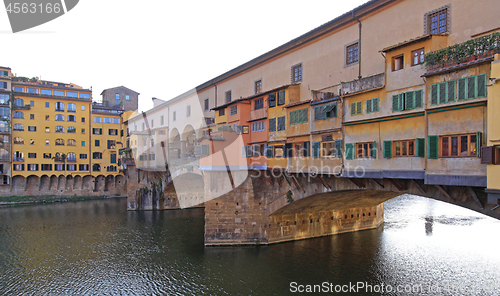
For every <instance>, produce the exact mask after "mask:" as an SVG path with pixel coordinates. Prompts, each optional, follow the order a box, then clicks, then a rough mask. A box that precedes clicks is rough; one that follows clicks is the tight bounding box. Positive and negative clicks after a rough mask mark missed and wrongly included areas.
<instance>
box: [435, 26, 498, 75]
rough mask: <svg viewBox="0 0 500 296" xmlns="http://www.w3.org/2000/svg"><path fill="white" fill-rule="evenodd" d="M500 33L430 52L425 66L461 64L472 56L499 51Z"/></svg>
mask: <svg viewBox="0 0 500 296" xmlns="http://www.w3.org/2000/svg"><path fill="white" fill-rule="evenodd" d="M499 49H500V33H499V32H496V33H493V34H490V35H487V36H483V37H479V38H475V39H471V40H467V41H466V42H463V43H459V44H455V45H452V46H449V47H447V48H443V49H440V50H436V51H432V52H429V53H427V54H426V55H425V66H426V67H427V69H430V68H432V67H434V66H443V65H445V64H449V63H451V64H459V63H463V62H466V61H467V60H468V59H469V58H471V57H474V56H475V57H481V56H487V55H490V54H492V53H497V52H499Z"/></svg>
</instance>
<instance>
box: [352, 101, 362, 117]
mask: <svg viewBox="0 0 500 296" xmlns="http://www.w3.org/2000/svg"><path fill="white" fill-rule="evenodd" d="M361 114H363V110H362V102H361V101H360V102H353V103H351V116H354V115H361Z"/></svg>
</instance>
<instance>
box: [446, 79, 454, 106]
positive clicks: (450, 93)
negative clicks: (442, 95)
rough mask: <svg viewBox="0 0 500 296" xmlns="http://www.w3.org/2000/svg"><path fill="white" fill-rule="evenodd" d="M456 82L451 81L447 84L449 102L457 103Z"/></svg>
mask: <svg viewBox="0 0 500 296" xmlns="http://www.w3.org/2000/svg"><path fill="white" fill-rule="evenodd" d="M455 84H456V81H455V80H451V81H448V82H447V87H448V96H447V102H448V103H449V102H455Z"/></svg>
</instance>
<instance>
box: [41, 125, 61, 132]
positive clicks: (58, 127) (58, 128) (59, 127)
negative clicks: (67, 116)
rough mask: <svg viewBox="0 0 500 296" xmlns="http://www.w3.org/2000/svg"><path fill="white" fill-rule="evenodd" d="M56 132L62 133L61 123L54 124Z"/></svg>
mask: <svg viewBox="0 0 500 296" xmlns="http://www.w3.org/2000/svg"><path fill="white" fill-rule="evenodd" d="M45 131H47V130H45ZM56 133H64V126H61V125H58V126H56Z"/></svg>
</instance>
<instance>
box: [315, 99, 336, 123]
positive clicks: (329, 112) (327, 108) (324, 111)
mask: <svg viewBox="0 0 500 296" xmlns="http://www.w3.org/2000/svg"><path fill="white" fill-rule="evenodd" d="M333 117H337V103H332V104H328V105H323V106H317V107H314V120H323V119H327V118H333Z"/></svg>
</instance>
